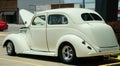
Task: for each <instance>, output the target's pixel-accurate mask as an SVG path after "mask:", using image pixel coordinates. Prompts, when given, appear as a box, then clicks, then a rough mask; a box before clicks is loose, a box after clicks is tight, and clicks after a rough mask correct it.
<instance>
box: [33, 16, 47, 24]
mask: <svg viewBox="0 0 120 66" xmlns="http://www.w3.org/2000/svg"><path fill="white" fill-rule="evenodd" d="M44 24H45V16H44V15H43V16H37V17H35V18H34V20H33V22H32V25H34V26H36V25H44Z"/></svg>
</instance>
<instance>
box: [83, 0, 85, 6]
mask: <svg viewBox="0 0 120 66" xmlns="http://www.w3.org/2000/svg"><path fill="white" fill-rule="evenodd" d="M83 8H85V0H83Z"/></svg>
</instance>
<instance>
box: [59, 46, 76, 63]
mask: <svg viewBox="0 0 120 66" xmlns="http://www.w3.org/2000/svg"><path fill="white" fill-rule="evenodd" d="M59 57H60V59H61V60H62V61H63V62H64V63H72V62H74V61H75V59H76V53H75V49H74V47H73V46H72V45H71V44H66V45H63V46H61V47H60V49H59Z"/></svg>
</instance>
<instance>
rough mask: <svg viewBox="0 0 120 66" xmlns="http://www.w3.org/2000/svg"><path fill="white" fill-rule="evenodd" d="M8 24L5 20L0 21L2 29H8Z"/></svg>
mask: <svg viewBox="0 0 120 66" xmlns="http://www.w3.org/2000/svg"><path fill="white" fill-rule="evenodd" d="M7 29H8V24H7V22H5V21H0V31H3V30H7Z"/></svg>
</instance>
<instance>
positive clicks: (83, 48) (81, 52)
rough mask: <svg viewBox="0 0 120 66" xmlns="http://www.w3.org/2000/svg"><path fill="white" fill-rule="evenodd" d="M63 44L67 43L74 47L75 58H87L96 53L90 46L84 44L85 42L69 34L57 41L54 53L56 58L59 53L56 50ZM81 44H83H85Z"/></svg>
mask: <svg viewBox="0 0 120 66" xmlns="http://www.w3.org/2000/svg"><path fill="white" fill-rule="evenodd" d="M63 42H69V43H70V44H71V45H72V46H73V47H74V49H75V52H76V56H77V57H87V56H89V54H90V53H95V52H96V51H95V49H94V48H93V47H92V46H91V45H90V44H88V43H87V42H85V40H83V39H82V38H80V37H78V36H76V35H72V34H69V35H65V36H63V37H61V38H60V39H59V41H58V43H57V52H56V54H57V56H58V51H59V50H58V49H59V47H60V45H61V44H63ZM83 42H85V44H84V43H83Z"/></svg>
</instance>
